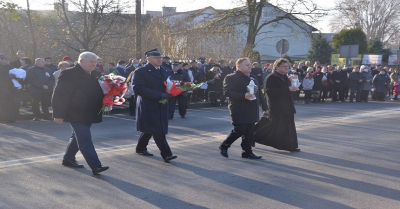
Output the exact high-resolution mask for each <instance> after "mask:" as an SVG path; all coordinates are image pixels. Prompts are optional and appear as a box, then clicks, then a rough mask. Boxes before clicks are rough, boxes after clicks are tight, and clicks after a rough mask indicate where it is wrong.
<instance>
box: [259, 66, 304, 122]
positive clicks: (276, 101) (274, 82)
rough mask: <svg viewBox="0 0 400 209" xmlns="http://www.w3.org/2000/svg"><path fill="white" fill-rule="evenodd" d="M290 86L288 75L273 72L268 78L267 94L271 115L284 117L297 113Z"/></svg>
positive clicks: (266, 83)
mask: <svg viewBox="0 0 400 209" xmlns="http://www.w3.org/2000/svg"><path fill="white" fill-rule="evenodd" d="M289 86H290V82H289V78H288V77H287V75H281V74H279V73H277V72H273V73H271V74H269V75H268V76H267V78H266V82H265V92H266V94H267V103H268V108H269V114H271V115H276V116H283V115H292V114H295V113H296V109H295V108H294V104H293V99H292V92H291V91H290V90H289Z"/></svg>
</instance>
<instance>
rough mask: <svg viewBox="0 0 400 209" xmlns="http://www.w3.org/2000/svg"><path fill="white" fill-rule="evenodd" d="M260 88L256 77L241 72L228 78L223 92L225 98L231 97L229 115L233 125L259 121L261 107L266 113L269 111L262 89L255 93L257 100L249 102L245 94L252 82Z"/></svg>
mask: <svg viewBox="0 0 400 209" xmlns="http://www.w3.org/2000/svg"><path fill="white" fill-rule="evenodd" d="M251 80H253V81H254V83H255V84H256V85H257V86H259V83H258V80H257V79H256V78H255V76H253V75H250V77H249V76H247V75H245V74H243V73H242V72H241V71H236V72H235V73H233V74H230V75H228V76H226V78H225V80H224V86H223V91H224V94H225V96H227V97H229V101H230V103H229V106H228V108H229V113H230V115H231V119H232V124H251V123H253V124H254V123H256V122H258V120H259V115H260V114H259V109H260V108H259V107H260V105H261V108H262V109H263V110H264V111H265V110H268V107H267V103H266V101H265V98H264V95H263V94H262V93H261V88H257V92H254V95H255V96H256V99H255V100H247V99H246V98H245V94H246V93H247V92H248V91H247V86H248V85H249V83H250V81H251Z"/></svg>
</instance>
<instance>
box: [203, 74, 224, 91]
mask: <svg viewBox="0 0 400 209" xmlns="http://www.w3.org/2000/svg"><path fill="white" fill-rule="evenodd" d="M216 74H218V75H219V79H215V78H214V77H215V75H216ZM206 79H207V82H208V88H207V90H208V91H215V92H222V83H223V79H222V71H221V70H218V71H217V72H213V71H210V70H209V71H208V72H207V74H206Z"/></svg>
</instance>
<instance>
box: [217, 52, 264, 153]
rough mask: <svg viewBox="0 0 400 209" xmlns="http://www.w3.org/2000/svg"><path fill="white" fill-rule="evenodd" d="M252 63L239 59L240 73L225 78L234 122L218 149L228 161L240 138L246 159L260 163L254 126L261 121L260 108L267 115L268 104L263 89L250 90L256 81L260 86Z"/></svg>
mask: <svg viewBox="0 0 400 209" xmlns="http://www.w3.org/2000/svg"><path fill="white" fill-rule="evenodd" d="M251 67H252V66H251V62H250V60H249V59H248V58H240V59H238V60H237V61H236V68H237V69H238V70H237V71H236V72H235V73H234V74H230V75H228V76H226V78H225V80H224V84H223V92H224V94H225V95H226V96H227V97H229V100H230V104H229V106H228V108H229V112H230V115H231V119H232V125H233V130H232V131H231V133H230V134H229V135H228V137H227V138H226V139H225V141H223V142H222V144H221V146H220V147H219V149H220V150H221V155H222V156H224V157H228V148H229V147H230V146H231V144H232V143H233V142H235V141H236V140H237V139H238V138H240V137H242V143H241V147H242V150H243V153H242V157H243V158H251V159H260V158H261V156H256V155H255V154H254V153H253V151H252V150H251V144H252V142H253V133H254V125H255V123H256V122H258V119H259V106H260V105H261V107H262V110H263V111H264V113H267V112H268V108H267V104H266V102H265V99H264V96H263V94H262V93H261V88H254V91H253V92H249V91H248V89H247V86H248V85H249V84H250V83H251V81H253V82H254V83H255V85H257V86H258V82H257V78H255V77H254V76H252V75H251V74H250V73H251Z"/></svg>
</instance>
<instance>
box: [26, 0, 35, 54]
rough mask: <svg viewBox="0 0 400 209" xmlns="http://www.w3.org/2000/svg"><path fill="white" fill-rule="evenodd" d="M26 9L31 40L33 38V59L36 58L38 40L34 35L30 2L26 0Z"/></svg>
mask: <svg viewBox="0 0 400 209" xmlns="http://www.w3.org/2000/svg"><path fill="white" fill-rule="evenodd" d="M26 7H27V10H26V13H27V15H28V22H29V29H30V31H31V38H32V45H33V46H32V48H33V49H32V50H33V55H32V57H33V58H36V38H35V33H34V30H33V24H32V16H31V9H30V7H29V0H26Z"/></svg>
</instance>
